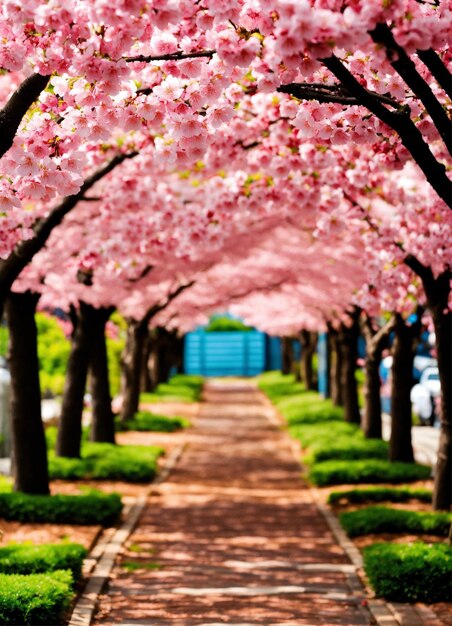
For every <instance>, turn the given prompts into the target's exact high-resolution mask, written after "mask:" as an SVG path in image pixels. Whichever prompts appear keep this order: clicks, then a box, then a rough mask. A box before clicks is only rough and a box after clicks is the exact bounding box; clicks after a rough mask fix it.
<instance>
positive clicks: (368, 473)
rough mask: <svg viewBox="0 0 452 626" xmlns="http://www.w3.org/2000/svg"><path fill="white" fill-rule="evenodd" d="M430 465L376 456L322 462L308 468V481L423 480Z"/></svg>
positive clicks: (333, 483) (315, 482)
mask: <svg viewBox="0 0 452 626" xmlns="http://www.w3.org/2000/svg"><path fill="white" fill-rule="evenodd" d="M430 474H431V468H430V467H428V466H427V465H419V464H417V463H396V462H393V463H391V462H390V461H383V460H380V459H368V460H359V461H323V462H322V463H316V464H315V465H313V466H312V467H311V470H310V472H309V480H310V481H311V482H313V483H314V484H315V485H317V486H320V487H323V486H325V485H341V484H344V485H347V484H356V483H408V482H413V481H415V480H426V479H427V478H429V477H430Z"/></svg>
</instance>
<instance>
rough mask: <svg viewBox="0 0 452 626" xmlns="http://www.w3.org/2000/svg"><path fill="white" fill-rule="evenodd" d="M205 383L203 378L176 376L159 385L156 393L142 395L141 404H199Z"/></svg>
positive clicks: (184, 375)
mask: <svg viewBox="0 0 452 626" xmlns="http://www.w3.org/2000/svg"><path fill="white" fill-rule="evenodd" d="M203 383H204V379H203V378H202V376H195V375H187V374H176V375H175V376H173V377H172V378H171V379H170V380H169V382H167V383H161V384H160V385H158V386H157V389H156V390H155V391H154V392H152V393H142V394H140V402H143V403H152V402H197V401H198V400H199V397H200V395H201V390H202V386H203Z"/></svg>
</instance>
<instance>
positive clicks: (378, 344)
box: [362, 316, 394, 439]
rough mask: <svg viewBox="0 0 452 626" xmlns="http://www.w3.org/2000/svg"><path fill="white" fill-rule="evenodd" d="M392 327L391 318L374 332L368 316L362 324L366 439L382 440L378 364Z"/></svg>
mask: <svg viewBox="0 0 452 626" xmlns="http://www.w3.org/2000/svg"><path fill="white" fill-rule="evenodd" d="M393 325H394V319H393V318H391V320H390V321H389V322H387V323H386V324H385V325H384V326H383V327H382V328H380V329H379V330H375V329H374V328H373V326H372V321H371V319H370V318H369V317H368V316H366V318H365V320H364V321H363V323H362V330H363V334H364V337H365V340H366V363H365V369H366V382H365V386H364V402H365V404H364V414H363V419H362V428H363V431H364V436H365V437H367V438H368V439H371V438H373V439H381V438H382V424H381V396H380V390H381V381H380V363H381V357H382V354H383V350H384V349H385V348H386V347H387V344H388V338H389V333H390V332H391V330H392V328H393Z"/></svg>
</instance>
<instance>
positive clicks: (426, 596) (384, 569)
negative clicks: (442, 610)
mask: <svg viewBox="0 0 452 626" xmlns="http://www.w3.org/2000/svg"><path fill="white" fill-rule="evenodd" d="M364 569H365V571H366V574H367V576H368V578H369V581H370V584H371V585H372V587H373V589H374V591H375V593H376V594H377V596H383V597H384V598H386V599H387V600H393V601H395V602H451V601H452V585H451V580H452V548H451V547H450V546H448V545H445V544H436V543H435V544H431V545H429V544H425V543H421V542H416V543H412V544H399V543H396V544H392V543H376V544H373V545H371V546H368V547H367V548H364Z"/></svg>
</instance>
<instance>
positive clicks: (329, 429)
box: [289, 420, 363, 448]
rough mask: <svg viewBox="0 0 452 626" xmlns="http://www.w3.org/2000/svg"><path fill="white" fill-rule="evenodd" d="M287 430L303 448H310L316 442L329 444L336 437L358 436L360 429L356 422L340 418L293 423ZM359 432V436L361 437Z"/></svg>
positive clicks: (335, 439) (336, 438)
mask: <svg viewBox="0 0 452 626" xmlns="http://www.w3.org/2000/svg"><path fill="white" fill-rule="evenodd" d="M289 432H290V434H291V436H292V437H293V438H294V439H298V441H300V443H301V445H302V447H303V448H312V447H315V446H316V445H318V444H321V445H331V444H334V443H335V442H336V441H337V440H338V438H343V437H354V436H355V435H358V437H359V436H360V432H361V431H360V429H359V427H358V426H357V425H356V424H350V422H345V421H344V420H342V421H341V422H339V421H332V422H320V423H318V424H293V425H290V426H289ZM362 436H363V435H362V433H361V437H362Z"/></svg>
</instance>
